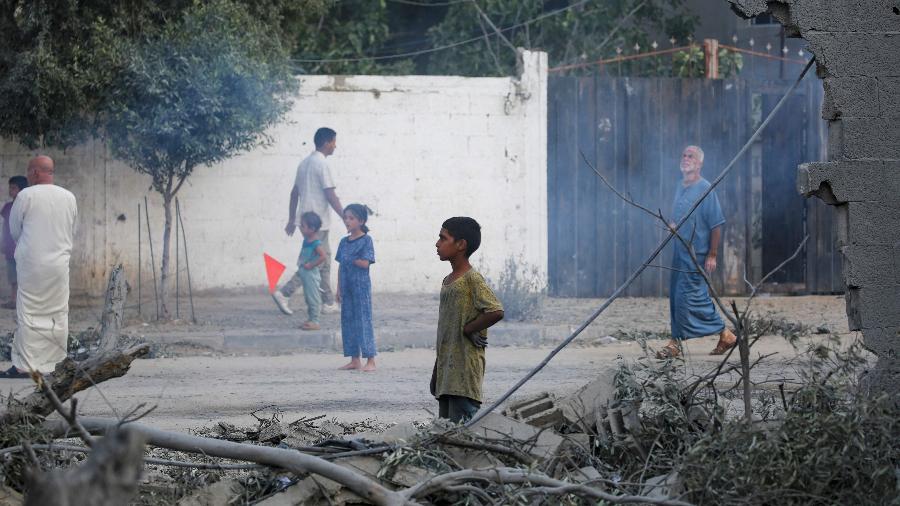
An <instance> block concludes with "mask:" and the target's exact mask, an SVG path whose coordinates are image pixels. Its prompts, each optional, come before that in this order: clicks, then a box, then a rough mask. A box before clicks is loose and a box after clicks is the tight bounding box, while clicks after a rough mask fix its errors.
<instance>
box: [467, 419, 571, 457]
mask: <svg viewBox="0 0 900 506" xmlns="http://www.w3.org/2000/svg"><path fill="white" fill-rule="evenodd" d="M471 431H472V432H473V433H475V434H476V435H477V436H479V437H481V438H484V439H485V440H486V441H488V442H500V443H503V442H505V441H508V440H510V439H514V440H516V441H519V442H523V443H527V445H528V449H527V451H528V453H529V454H531V455H532V456H533V457H536V458H538V459H546V458H549V457H550V456H552V455H554V454H556V451H557V449H559V446H560V445H561V444H562V443H563V438H562V437H560V435H559V434H557V433H555V432H553V431H552V430H544V429H540V428H538V427H535V426H533V425H528V424H527V423H525V422H520V421H519V420H515V419H512V418H510V417H508V416H503V415H500V414H497V413H489V414H488V415H487V416H485V417H484V418H482V419H481V420H479V421H478V423H476V424H475V425H474V426H472V427H471Z"/></svg>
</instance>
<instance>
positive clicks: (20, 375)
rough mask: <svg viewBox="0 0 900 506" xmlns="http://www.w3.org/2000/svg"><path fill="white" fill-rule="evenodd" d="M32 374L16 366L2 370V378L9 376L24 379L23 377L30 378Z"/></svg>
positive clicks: (0, 375) (0, 373)
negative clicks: (20, 370) (21, 370)
mask: <svg viewBox="0 0 900 506" xmlns="http://www.w3.org/2000/svg"><path fill="white" fill-rule="evenodd" d="M30 377H31V374H30V373H27V372H19V370H18V369H16V366H12V367H10V368H9V369H7V370H5V371H3V372H0V378H8V379H22V378H30Z"/></svg>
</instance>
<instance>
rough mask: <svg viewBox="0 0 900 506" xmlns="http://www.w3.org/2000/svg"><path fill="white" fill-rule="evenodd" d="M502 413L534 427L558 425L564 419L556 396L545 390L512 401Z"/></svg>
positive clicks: (563, 421)
mask: <svg viewBox="0 0 900 506" xmlns="http://www.w3.org/2000/svg"><path fill="white" fill-rule="evenodd" d="M503 413H504V414H505V415H506V416H508V417H510V418H515V419H516V420H521V421H523V422H525V423H527V424H529V425H534V426H535V427H544V428H550V427H558V426H559V425H561V424H563V423H565V421H566V419H565V417H564V416H563V412H562V410H561V409H560V408H559V407H558V406H557V399H556V397H555V396H554V395H552V394H550V393H547V392H544V393H541V394H538V395H536V396H534V397H529V398H526V399H524V400H520V401H518V402H515V403H512V404H511V405H510V406H509V407H508V408H507V409H506V410H505V411H504V412H503Z"/></svg>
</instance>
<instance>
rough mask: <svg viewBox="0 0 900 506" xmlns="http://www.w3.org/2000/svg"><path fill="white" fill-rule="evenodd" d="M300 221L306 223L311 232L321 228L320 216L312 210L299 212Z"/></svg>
mask: <svg viewBox="0 0 900 506" xmlns="http://www.w3.org/2000/svg"><path fill="white" fill-rule="evenodd" d="M300 223H306V226H307V227H309V228H311V229H313V232H318V231H319V229H320V228H322V218H320V217H319V215H318V214H316V213H314V212H312V211H307V212H305V213H303V214H301V215H300Z"/></svg>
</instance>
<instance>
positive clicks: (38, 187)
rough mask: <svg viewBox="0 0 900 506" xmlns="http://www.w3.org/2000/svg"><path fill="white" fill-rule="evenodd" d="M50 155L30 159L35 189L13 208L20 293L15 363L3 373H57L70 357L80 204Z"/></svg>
mask: <svg viewBox="0 0 900 506" xmlns="http://www.w3.org/2000/svg"><path fill="white" fill-rule="evenodd" d="M53 173H54V163H53V160H52V159H51V158H50V157H49V156H38V157H35V158H33V159H31V161H30V162H28V183H29V185H30V186H29V187H28V188H26V189H24V190H22V191H21V192H20V193H19V194H18V196H17V197H16V200H15V203H13V207H12V210H11V211H10V216H9V221H10V232H11V233H12V236H13V239H15V241H16V272H17V275H18V281H19V286H18V293H17V297H16V300H17V304H16V332H15V337H14V338H13V344H12V363H13V367H11V368H10V369H9V370H7V371H5V372H3V373H0V377H6V378H16V377H27V376H28V371H39V372H42V373H49V372H53V369H54V367H55V366H56V363H57V362H60V361H62V360H63V359H64V358H66V352H67V344H68V338H69V258H70V256H71V254H72V242H73V240H74V236H75V219H76V217H77V215H78V208H77V206H76V204H75V195H73V194H72V193H71V192H70V191H68V190H66V189H64V188H61V187H59V186H56V185H55V184H53Z"/></svg>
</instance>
